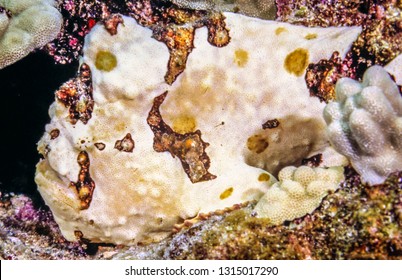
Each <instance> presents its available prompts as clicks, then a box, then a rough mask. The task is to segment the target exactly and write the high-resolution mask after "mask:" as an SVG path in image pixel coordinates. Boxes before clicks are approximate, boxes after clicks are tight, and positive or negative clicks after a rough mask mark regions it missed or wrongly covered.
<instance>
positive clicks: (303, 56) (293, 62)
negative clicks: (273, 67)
mask: <svg viewBox="0 0 402 280" xmlns="http://www.w3.org/2000/svg"><path fill="white" fill-rule="evenodd" d="M308 62H309V53H308V51H307V50H306V49H303V48H298V49H296V50H294V51H293V52H291V53H290V54H288V55H287V56H286V58H285V62H284V65H283V66H284V67H285V69H286V70H287V71H288V72H289V73H291V74H294V75H296V76H301V75H303V73H304V70H306V68H307V66H308Z"/></svg>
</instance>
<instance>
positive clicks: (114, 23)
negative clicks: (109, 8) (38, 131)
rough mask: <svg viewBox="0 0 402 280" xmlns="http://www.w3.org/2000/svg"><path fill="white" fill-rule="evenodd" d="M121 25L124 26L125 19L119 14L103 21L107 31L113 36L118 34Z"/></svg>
mask: <svg viewBox="0 0 402 280" xmlns="http://www.w3.org/2000/svg"><path fill="white" fill-rule="evenodd" d="M120 23H121V24H123V25H124V20H123V17H122V16H121V15H119V14H113V15H110V16H109V17H107V18H106V19H104V20H103V25H104V26H105V29H106V31H107V32H109V34H110V35H112V36H113V35H116V34H117V27H118V26H119V24H120Z"/></svg>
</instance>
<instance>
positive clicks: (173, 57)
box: [153, 25, 195, 85]
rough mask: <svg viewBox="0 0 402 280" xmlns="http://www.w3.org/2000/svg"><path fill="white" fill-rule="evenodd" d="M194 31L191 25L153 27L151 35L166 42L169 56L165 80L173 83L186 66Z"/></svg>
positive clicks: (191, 47) (191, 48)
mask: <svg viewBox="0 0 402 280" xmlns="http://www.w3.org/2000/svg"><path fill="white" fill-rule="evenodd" d="M194 31H195V28H194V27H192V26H188V27H182V26H176V25H169V26H167V27H165V28H160V29H154V34H153V37H154V38H155V39H156V40H158V41H161V42H163V43H165V44H166V46H167V47H168V49H169V53H170V57H169V62H168V71H167V72H166V75H165V81H166V83H168V84H169V85H171V84H173V82H174V81H175V80H176V78H177V77H178V76H179V75H180V74H181V73H182V72H183V71H184V69H185V68H186V62H187V58H188V56H189V54H190V52H191V51H192V50H193V48H194V44H193V41H194Z"/></svg>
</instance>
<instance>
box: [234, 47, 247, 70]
mask: <svg viewBox="0 0 402 280" xmlns="http://www.w3.org/2000/svg"><path fill="white" fill-rule="evenodd" d="M233 62H234V63H236V64H237V66H239V67H244V66H245V65H246V64H247V62H248V52H247V51H245V50H243V49H238V50H236V51H235V57H234V59H233Z"/></svg>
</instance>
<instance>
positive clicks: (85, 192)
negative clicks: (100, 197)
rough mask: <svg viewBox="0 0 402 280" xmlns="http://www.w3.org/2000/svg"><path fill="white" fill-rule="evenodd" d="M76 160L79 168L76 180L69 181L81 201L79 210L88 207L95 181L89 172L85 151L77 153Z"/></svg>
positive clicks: (87, 157)
mask: <svg viewBox="0 0 402 280" xmlns="http://www.w3.org/2000/svg"><path fill="white" fill-rule="evenodd" d="M77 162H78V164H79V165H80V167H81V169H80V172H79V173H78V180H77V182H76V183H75V182H70V187H71V188H73V189H74V190H76V191H77V193H78V198H79V199H80V201H81V210H85V209H88V208H89V205H90V204H91V201H92V195H93V192H94V189H95V182H94V180H92V178H91V175H90V174H89V165H90V162H89V156H88V153H87V152H85V151H81V152H80V153H79V154H78V157H77Z"/></svg>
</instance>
